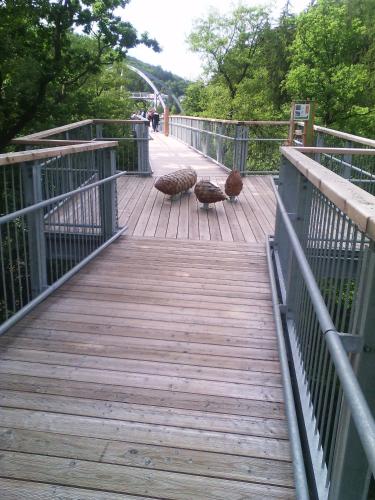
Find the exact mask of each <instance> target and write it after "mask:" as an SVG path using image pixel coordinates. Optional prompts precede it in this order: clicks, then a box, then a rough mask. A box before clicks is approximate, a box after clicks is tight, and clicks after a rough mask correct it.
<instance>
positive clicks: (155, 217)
mask: <svg viewBox="0 0 375 500" xmlns="http://www.w3.org/2000/svg"><path fill="white" fill-rule="evenodd" d="M163 201H164V194H163V193H161V192H160V191H157V194H156V198H155V202H154V206H153V207H152V210H151V214H150V217H149V219H148V222H147V226H146V229H145V231H144V235H145V236H155V232H156V228H157V226H158V222H159V217H160V213H161V210H162V207H163Z"/></svg>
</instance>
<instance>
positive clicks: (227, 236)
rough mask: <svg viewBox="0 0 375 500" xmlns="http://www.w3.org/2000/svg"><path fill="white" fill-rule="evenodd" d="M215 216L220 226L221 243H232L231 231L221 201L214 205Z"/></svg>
mask: <svg viewBox="0 0 375 500" xmlns="http://www.w3.org/2000/svg"><path fill="white" fill-rule="evenodd" d="M216 214H217V221H218V223H219V226H220V233H221V239H222V240H223V241H233V235H232V231H231V228H230V224H229V221H228V218H227V214H226V212H225V209H224V203H223V202H222V201H219V202H218V203H216Z"/></svg>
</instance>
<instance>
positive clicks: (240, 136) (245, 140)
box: [233, 123, 249, 175]
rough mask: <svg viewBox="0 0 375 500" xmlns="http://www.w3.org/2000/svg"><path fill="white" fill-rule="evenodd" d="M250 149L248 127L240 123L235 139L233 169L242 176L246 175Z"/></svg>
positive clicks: (237, 126)
mask: <svg viewBox="0 0 375 500" xmlns="http://www.w3.org/2000/svg"><path fill="white" fill-rule="evenodd" d="M248 148H249V131H248V128H247V126H245V125H242V124H241V123H238V124H237V125H236V132H235V138H234V154H233V169H237V170H239V172H240V173H241V175H245V173H246V163H247V153H248Z"/></svg>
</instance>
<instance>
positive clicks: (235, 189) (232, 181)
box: [225, 170, 243, 198]
mask: <svg viewBox="0 0 375 500" xmlns="http://www.w3.org/2000/svg"><path fill="white" fill-rule="evenodd" d="M242 188H243V181H242V177H241V174H240V172H239V171H238V170H232V172H231V173H230V174H229V175H228V177H227V180H226V182H225V192H226V194H227V195H228V196H230V197H231V198H234V197H235V196H238V195H239V194H240V192H241V191H242Z"/></svg>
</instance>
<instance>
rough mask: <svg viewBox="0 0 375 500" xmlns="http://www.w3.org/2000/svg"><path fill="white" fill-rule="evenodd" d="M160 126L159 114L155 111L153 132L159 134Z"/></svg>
mask: <svg viewBox="0 0 375 500" xmlns="http://www.w3.org/2000/svg"><path fill="white" fill-rule="evenodd" d="M158 126H159V113H158V112H157V111H155V112H154V114H153V115H152V130H153V131H154V132H157V131H158Z"/></svg>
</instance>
